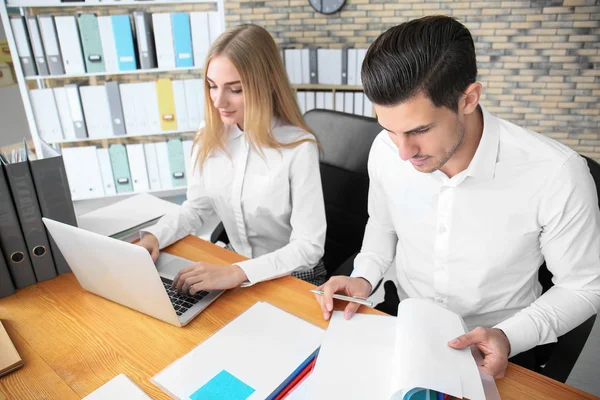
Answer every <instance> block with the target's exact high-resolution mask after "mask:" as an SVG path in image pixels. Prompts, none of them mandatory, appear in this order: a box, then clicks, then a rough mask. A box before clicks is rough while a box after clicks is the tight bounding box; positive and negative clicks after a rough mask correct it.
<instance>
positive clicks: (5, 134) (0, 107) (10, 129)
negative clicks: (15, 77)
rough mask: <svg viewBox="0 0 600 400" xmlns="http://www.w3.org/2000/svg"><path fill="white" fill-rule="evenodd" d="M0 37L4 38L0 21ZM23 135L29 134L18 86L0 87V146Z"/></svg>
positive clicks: (15, 141)
mask: <svg viewBox="0 0 600 400" xmlns="http://www.w3.org/2000/svg"><path fill="white" fill-rule="evenodd" d="M0 39H6V35H5V33H4V29H3V27H2V22H1V21H0ZM15 57H16V55H13V59H14V58H15ZM23 137H27V139H29V138H30V137H31V135H30V133H29V126H28V125H27V118H26V117H25V110H24V108H23V101H22V99H21V93H19V87H18V86H17V85H16V84H15V85H11V86H7V87H3V88H0V146H6V145H9V144H14V143H18V142H20V141H22V140H23Z"/></svg>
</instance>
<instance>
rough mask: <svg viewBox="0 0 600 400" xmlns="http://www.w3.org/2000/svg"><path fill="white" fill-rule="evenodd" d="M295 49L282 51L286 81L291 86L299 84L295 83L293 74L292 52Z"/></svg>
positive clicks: (294, 74) (294, 73)
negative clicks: (288, 81)
mask: <svg viewBox="0 0 600 400" xmlns="http://www.w3.org/2000/svg"><path fill="white" fill-rule="evenodd" d="M295 51H296V49H284V50H283V57H284V59H285V71H286V72H287V74H288V79H289V80H290V83H291V84H292V85H295V84H297V83H300V82H296V72H295V68H296V67H295V66H296V64H295V62H294V52H295Z"/></svg>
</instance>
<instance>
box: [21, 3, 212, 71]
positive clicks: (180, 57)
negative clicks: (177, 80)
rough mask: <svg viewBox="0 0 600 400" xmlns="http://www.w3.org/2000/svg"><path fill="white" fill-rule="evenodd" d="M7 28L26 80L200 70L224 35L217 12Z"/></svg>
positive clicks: (54, 19) (55, 19) (33, 21)
mask: <svg viewBox="0 0 600 400" xmlns="http://www.w3.org/2000/svg"><path fill="white" fill-rule="evenodd" d="M132 18H133V21H134V24H133V29H132V23H131V19H132ZM10 23H11V26H12V30H13V33H14V36H15V42H16V45H17V52H18V53H19V58H20V60H21V65H22V67H23V74H24V75H25V76H35V75H40V76H46V75H64V74H67V75H78V74H85V73H86V72H88V73H103V72H108V73H116V72H120V71H134V70H137V69H152V68H157V67H158V68H161V69H174V68H179V67H181V68H192V67H203V66H204V60H205V58H206V54H207V52H208V48H209V46H210V44H211V43H212V42H213V41H214V40H215V39H216V38H217V37H218V36H219V35H220V34H221V32H222V31H223V27H222V26H221V22H220V17H219V14H218V12H216V11H211V12H201V11H196V12H190V13H153V14H149V13H147V12H145V11H134V12H133V14H132V15H131V16H130V15H128V14H123V15H105V16H96V15H95V14H79V15H78V16H77V17H75V16H72V15H66V16H52V15H48V14H44V15H38V16H37V17H36V16H29V17H26V18H24V17H21V16H12V17H11V19H10ZM136 49H137V50H136Z"/></svg>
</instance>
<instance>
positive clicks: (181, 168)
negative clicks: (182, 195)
mask: <svg viewBox="0 0 600 400" xmlns="http://www.w3.org/2000/svg"><path fill="white" fill-rule="evenodd" d="M167 149H168V151H169V168H170V170H171V184H172V185H173V187H181V186H186V185H187V179H186V176H185V158H184V154H183V142H182V141H181V139H170V140H168V141H167Z"/></svg>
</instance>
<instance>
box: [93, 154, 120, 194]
mask: <svg viewBox="0 0 600 400" xmlns="http://www.w3.org/2000/svg"><path fill="white" fill-rule="evenodd" d="M97 155H98V163H99V164H100V174H101V176H102V187H103V188H104V195H105V196H111V195H115V194H117V189H116V188H115V178H114V175H113V172H112V166H111V164H110V155H109V154H108V149H102V148H99V149H98V150H97Z"/></svg>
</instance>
